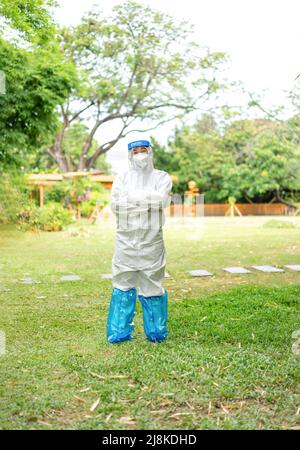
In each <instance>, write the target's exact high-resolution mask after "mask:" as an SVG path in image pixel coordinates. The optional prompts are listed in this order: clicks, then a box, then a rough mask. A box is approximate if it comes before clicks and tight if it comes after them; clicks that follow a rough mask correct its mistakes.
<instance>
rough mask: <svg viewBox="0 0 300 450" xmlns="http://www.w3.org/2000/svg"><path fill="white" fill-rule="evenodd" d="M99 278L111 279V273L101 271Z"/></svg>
mask: <svg viewBox="0 0 300 450" xmlns="http://www.w3.org/2000/svg"><path fill="white" fill-rule="evenodd" d="M101 278H103V279H106V280H111V279H112V274H111V273H103V274H102V275H101Z"/></svg>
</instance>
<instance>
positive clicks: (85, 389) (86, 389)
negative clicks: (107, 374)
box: [79, 387, 91, 392]
mask: <svg viewBox="0 0 300 450" xmlns="http://www.w3.org/2000/svg"><path fill="white" fill-rule="evenodd" d="M90 389H91V388H89V387H88V388H84V389H81V391H79V392H87V391H89V390H90Z"/></svg>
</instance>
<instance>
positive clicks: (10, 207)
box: [0, 172, 30, 223]
mask: <svg viewBox="0 0 300 450" xmlns="http://www.w3.org/2000/svg"><path fill="white" fill-rule="evenodd" d="M29 207H30V187H29V186H28V184H27V183H26V175H24V174H19V173H17V172H10V173H2V174H1V178H0V223H17V222H18V214H19V212H20V211H22V210H23V209H24V208H29Z"/></svg>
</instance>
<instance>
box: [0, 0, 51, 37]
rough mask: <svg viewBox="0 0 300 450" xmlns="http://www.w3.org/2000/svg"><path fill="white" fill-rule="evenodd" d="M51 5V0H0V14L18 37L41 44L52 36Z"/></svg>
mask: <svg viewBox="0 0 300 450" xmlns="http://www.w3.org/2000/svg"><path fill="white" fill-rule="evenodd" d="M53 5H55V1H53V0H14V1H13V2H12V1H11V0H1V3H0V15H1V16H3V17H4V18H5V19H6V23H7V24H8V25H9V26H10V27H11V28H12V29H13V30H17V31H18V32H19V33H20V35H21V36H20V38H24V39H25V40H29V41H31V42H32V41H36V42H38V43H39V44H41V43H43V42H45V41H48V40H49V39H51V38H53V36H54V30H55V27H54V23H53V19H52V16H51V12H50V7H52V6H53Z"/></svg>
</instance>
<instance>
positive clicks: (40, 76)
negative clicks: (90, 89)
mask: <svg viewBox="0 0 300 450" xmlns="http://www.w3.org/2000/svg"><path fill="white" fill-rule="evenodd" d="M50 3H52V2H48V1H43V0H17V1H16V2H13V5H12V2H9V1H6V0H4V1H2V2H1V5H0V18H1V19H4V20H3V21H2V22H1V25H2V29H3V30H2V31H3V33H2V36H1V38H0V71H2V72H3V73H4V75H5V80H6V83H5V84H6V89H5V93H4V94H3V95H0V167H1V166H2V167H5V168H7V167H9V166H13V165H14V166H18V167H21V166H24V167H26V165H27V158H29V159H30V158H32V155H34V153H35V152H36V150H37V148H39V147H40V146H41V145H44V144H45V143H49V141H50V140H51V138H52V136H53V133H54V132H55V130H56V129H57V126H58V112H57V106H58V105H60V104H61V103H62V102H63V101H64V99H66V98H69V96H70V95H71V92H72V91H73V89H74V88H75V86H76V84H77V75H76V70H75V66H74V64H73V63H72V61H71V60H70V59H69V60H68V59H67V58H65V56H64V54H63V53H62V51H61V50H60V48H59V45H58V42H57V40H56V38H55V33H54V24H53V22H52V20H51V18H50V13H49V12H48V9H47V7H48V6H49V4H50ZM48 25H49V27H48ZM18 32H20V36H19V35H18ZM11 36H13V38H11ZM22 37H23V38H25V42H24V40H22ZM26 39H29V42H27V41H26Z"/></svg>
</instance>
